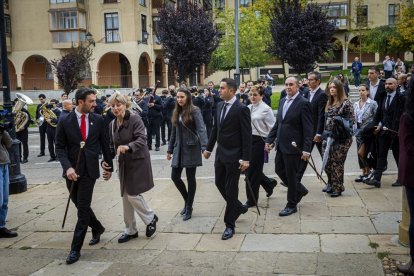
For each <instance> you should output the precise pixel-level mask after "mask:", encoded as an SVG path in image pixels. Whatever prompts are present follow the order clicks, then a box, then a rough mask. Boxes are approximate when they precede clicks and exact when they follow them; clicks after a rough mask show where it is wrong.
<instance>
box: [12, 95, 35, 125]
mask: <svg viewBox="0 0 414 276" xmlns="http://www.w3.org/2000/svg"><path fill="white" fill-rule="evenodd" d="M16 97H17V101H16V104H15V105H14V106H13V110H12V113H13V114H14V124H15V128H16V132H20V131H22V130H23V129H24V126H25V125H26V124H27V123H28V122H29V121H30V115H29V114H27V113H26V112H23V111H22V109H23V107H24V106H25V105H26V104H28V105H30V104H33V101H32V99H30V98H29V97H28V96H26V95H24V94H21V93H16Z"/></svg>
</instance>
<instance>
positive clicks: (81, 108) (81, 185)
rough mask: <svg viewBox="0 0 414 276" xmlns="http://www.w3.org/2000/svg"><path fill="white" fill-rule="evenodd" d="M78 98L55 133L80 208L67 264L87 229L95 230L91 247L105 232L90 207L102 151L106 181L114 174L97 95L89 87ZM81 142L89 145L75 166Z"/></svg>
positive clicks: (76, 255) (72, 260)
mask: <svg viewBox="0 0 414 276" xmlns="http://www.w3.org/2000/svg"><path fill="white" fill-rule="evenodd" d="M75 99H76V109H75V110H74V112H71V113H69V114H68V115H67V116H66V118H65V119H64V120H62V121H60V122H59V124H58V127H57V130H56V153H57V156H58V159H59V161H60V163H61V165H62V168H63V175H64V177H65V178H66V186H67V188H68V190H69V191H70V189H71V185H75V186H74V188H73V191H72V193H71V199H72V201H73V203H74V204H75V206H76V208H77V209H78V221H77V223H76V228H75V231H74V234H73V239H72V245H71V251H70V253H69V256H68V257H67V259H66V263H67V264H72V263H75V262H76V261H78V259H79V257H80V251H81V248H82V244H83V241H84V239H85V235H86V232H87V230H88V226H89V227H91V228H92V239H91V241H90V242H89V245H94V244H97V243H98V242H99V241H100V237H101V235H102V233H103V232H104V231H105V228H104V227H103V226H102V224H101V223H100V221H99V220H98V219H97V218H96V216H95V214H94V212H93V211H92V208H91V202H92V193H93V188H94V186H95V181H96V179H98V178H99V174H100V173H99V159H98V155H99V153H100V151H101V150H102V153H103V157H104V161H102V167H103V168H104V174H103V176H104V179H105V180H108V179H109V178H110V177H111V171H112V158H111V154H110V150H109V141H108V136H107V135H105V127H104V121H103V118H102V117H101V116H100V115H97V114H94V113H93V110H94V108H95V106H96V92H95V91H94V90H92V89H89V88H81V89H79V90H78V91H77V92H76V95H75ZM82 141H84V142H85V143H86V144H85V147H84V149H83V150H82V153H81V156H80V159H79V164H78V166H76V165H77V164H76V162H77V157H78V154H79V150H80V142H82ZM75 168H77V171H75ZM72 182H73V184H72Z"/></svg>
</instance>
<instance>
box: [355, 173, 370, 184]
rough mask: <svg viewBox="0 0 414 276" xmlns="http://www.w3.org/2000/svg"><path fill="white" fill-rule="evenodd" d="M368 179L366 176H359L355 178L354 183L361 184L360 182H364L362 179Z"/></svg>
mask: <svg viewBox="0 0 414 276" xmlns="http://www.w3.org/2000/svg"><path fill="white" fill-rule="evenodd" d="M367 177H368V174H364V175H360V176H358V177H357V178H355V180H354V181H355V182H362V181H364V179H365V178H367Z"/></svg>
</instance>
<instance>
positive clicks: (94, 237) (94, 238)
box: [89, 228, 105, 245]
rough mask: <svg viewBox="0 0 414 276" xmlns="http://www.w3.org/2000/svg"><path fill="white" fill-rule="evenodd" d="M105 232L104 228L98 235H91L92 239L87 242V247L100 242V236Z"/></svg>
mask: <svg viewBox="0 0 414 276" xmlns="http://www.w3.org/2000/svg"><path fill="white" fill-rule="evenodd" d="M103 232H105V228H102V230H101V231H99V233H96V234H95V235H92V239H91V240H90V241H89V245H95V244H97V243H99V242H100V241H101V235H102V234H103Z"/></svg>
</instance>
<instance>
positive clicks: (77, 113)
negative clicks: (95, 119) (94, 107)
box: [75, 108, 89, 119]
mask: <svg viewBox="0 0 414 276" xmlns="http://www.w3.org/2000/svg"><path fill="white" fill-rule="evenodd" d="M75 113H76V117H77V118H78V119H80V118H81V117H82V113H80V112H79V111H78V110H77V109H76V108H75ZM85 118H86V119H88V118H89V113H85Z"/></svg>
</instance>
